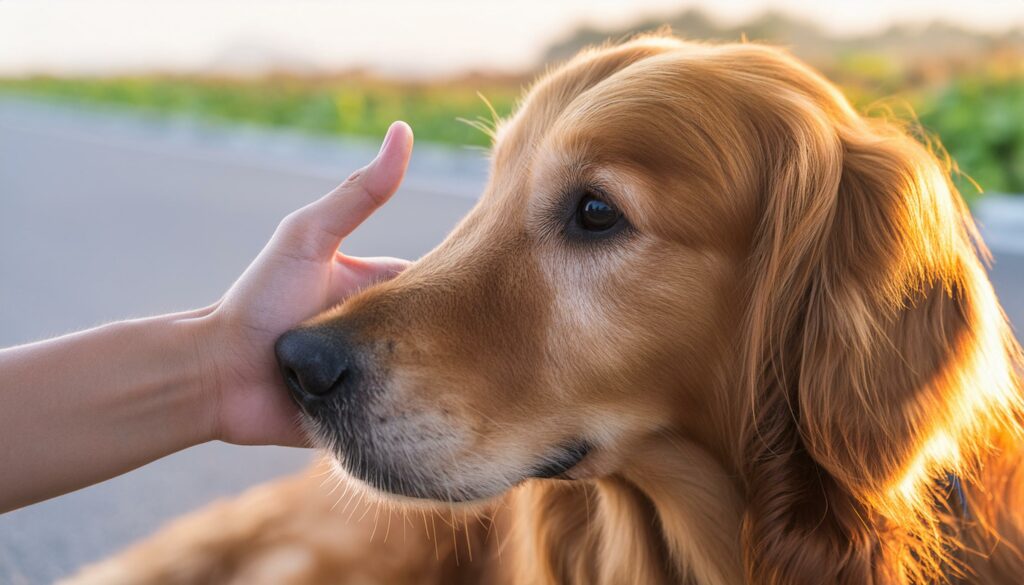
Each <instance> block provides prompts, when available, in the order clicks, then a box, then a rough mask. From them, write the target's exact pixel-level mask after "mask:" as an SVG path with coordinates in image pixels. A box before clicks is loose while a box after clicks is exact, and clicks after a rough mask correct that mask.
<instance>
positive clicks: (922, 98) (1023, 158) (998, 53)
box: [0, 10, 1024, 200]
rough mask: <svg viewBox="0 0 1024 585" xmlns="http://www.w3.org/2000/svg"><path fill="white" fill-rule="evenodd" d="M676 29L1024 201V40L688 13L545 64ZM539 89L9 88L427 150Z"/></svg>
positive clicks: (244, 83) (282, 78) (125, 80)
mask: <svg viewBox="0 0 1024 585" xmlns="http://www.w3.org/2000/svg"><path fill="white" fill-rule="evenodd" d="M665 24H668V25H669V26H670V27H671V28H672V30H673V31H674V32H675V34H677V35H679V36H682V37H684V38H694V39H706V40H727V41H735V40H738V39H741V38H744V37H745V38H749V39H751V40H763V41H767V42H771V43H775V44H780V45H783V46H785V47H787V48H788V49H790V50H791V51H792V52H793V53H794V54H796V55H797V56H799V57H801V58H803V59H805V60H806V61H808V62H809V63H811V64H812V65H813V66H815V67H816V68H818V69H820V70H821V71H822V72H823V73H824V74H825V75H826V76H827V77H828V78H829V79H832V80H833V81H836V82H837V83H839V84H840V86H841V87H842V88H843V90H844V92H845V93H846V95H847V96H848V97H849V98H850V100H851V101H852V102H853V103H854V104H855V105H856V106H857V107H858V108H860V109H861V110H862V111H866V112H869V113H871V112H881V113H882V114H883V115H895V116H897V117H899V118H903V119H909V120H910V121H911V122H913V121H915V120H916V121H917V122H919V123H920V124H921V126H923V128H924V130H925V135H926V136H927V138H926V140H927V141H930V142H933V143H937V144H941V145H942V146H944V147H945V148H946V150H947V151H948V152H949V154H950V155H951V157H952V159H953V161H954V163H955V164H956V165H958V166H959V168H960V170H961V171H962V172H963V173H964V175H960V176H956V175H955V177H954V179H955V181H956V182H957V185H958V187H959V188H960V190H961V192H962V193H963V194H964V195H965V196H966V197H967V198H968V200H970V199H972V198H973V197H974V196H975V195H976V194H977V188H976V187H975V184H974V182H975V181H976V182H977V184H978V185H980V186H981V187H982V188H983V189H984V190H986V191H995V192H1004V193H1024V30H1020V29H1018V30H1014V31H1010V32H1007V33H1004V34H1002V35H986V34H981V33H976V32H972V31H968V30H964V29H961V28H958V27H956V26H954V25H947V24H941V23H936V24H931V25H927V26H921V27H916V28H911V27H893V28H890V29H888V30H884V31H881V32H878V33H874V34H871V35H867V36H860V37H842V38H836V37H834V36H833V35H830V34H828V33H826V32H823V31H821V30H820V29H818V28H817V27H815V26H814V25H813V24H810V23H807V22H804V21H801V20H798V19H793V18H790V17H787V16H784V15H780V14H773V13H768V14H765V15H763V16H761V17H759V18H756V19H754V20H752V21H750V22H747V23H744V24H739V25H730V26H723V25H720V24H718V23H716V22H714V21H713V20H712V19H710V18H708V17H707V16H705V15H703V14H702V13H700V12H697V11H693V10H689V11H684V12H682V13H680V14H679V15H677V16H675V17H668V18H665V19H660V20H658V21H649V22H641V23H639V24H636V25H633V26H630V27H625V28H622V29H617V30H595V29H591V28H581V29H579V30H577V31H575V32H574V33H572V34H570V35H569V36H568V37H566V38H565V39H564V40H562V41H560V42H558V43H556V44H554V45H552V47H551V48H550V49H549V51H548V52H547V56H546V58H545V61H546V62H548V63H553V62H558V61H560V60H563V59H565V58H567V57H569V56H571V55H573V54H575V53H576V52H577V51H578V50H579V49H580V48H582V47H583V46H585V45H589V44H600V43H602V42H605V41H606V40H607V39H613V40H614V39H619V40H621V39H624V38H628V37H629V36H630V35H633V34H636V33H639V32H644V31H650V30H654V29H661V30H664V25H665ZM527 80H528V78H527V77H526V76H524V77H518V76H506V77H498V76H491V75H479V74H477V75H469V76H466V77H463V78H459V79H454V80H436V81H420V82H412V81H388V80H382V79H379V78H374V77H372V76H368V75H365V74H361V73H349V74H344V75H337V76H331V77H302V76H296V75H287V74H275V75H269V76H267V77H265V78H261V79H232V78H216V77H194V76H191V77H173V76H159V75H153V76H143V77H116V78H91V79H67V78H47V77H34V78H26V79H6V80H4V79H0V91H7V92H19V93H26V94H31V95H43V96H51V97H56V98H63V99H68V100H74V101H78V102H87V103H97V104H115V105H126V106H134V107H138V108H142V109H145V110H149V111H154V112H161V113H163V112H171V113H183V114H191V115H199V116H202V117H206V118H211V119H217V120H228V121H244V122H252V123H259V124H266V125H271V126H285V127H290V128H297V129H300V130H304V131H309V132H316V133H333V134H345V135H356V136H369V137H379V136H380V135H381V134H382V133H383V132H384V131H385V129H386V128H387V126H388V124H390V122H391V121H392V120H395V119H403V120H406V121H408V122H409V123H410V124H412V126H413V128H414V129H415V131H416V135H417V138H419V139H421V140H428V141H434V142H441V143H448V144H460V145H478V146H487V145H488V144H489V142H490V137H489V136H488V135H487V134H486V132H482V131H481V130H480V129H479V128H476V127H474V125H476V126H483V127H485V128H486V127H487V126H490V124H491V121H492V112H491V110H490V107H489V105H488V104H487V102H485V100H484V99H481V97H480V95H482V96H484V97H485V98H486V99H487V101H489V102H490V104H492V105H493V107H494V110H495V111H496V113H497V115H498V116H505V115H507V114H508V113H509V112H511V111H512V108H513V107H514V104H515V100H516V99H517V98H518V96H519V94H520V93H521V91H522V88H523V86H524V84H525V83H526V82H527ZM478 93H479V94H480V95H478ZM879 105H881V106H882V107H878V106H879ZM892 112H895V114H892ZM459 119H465V120H469V121H470V123H460V122H459ZM479 122H482V123H479ZM972 179H973V181H972Z"/></svg>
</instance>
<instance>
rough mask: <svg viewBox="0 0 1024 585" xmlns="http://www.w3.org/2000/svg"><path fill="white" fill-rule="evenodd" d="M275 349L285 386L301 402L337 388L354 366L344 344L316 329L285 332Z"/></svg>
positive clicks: (323, 396) (311, 399) (325, 394)
mask: <svg viewBox="0 0 1024 585" xmlns="http://www.w3.org/2000/svg"><path fill="white" fill-rule="evenodd" d="M274 350H275V352H276V353H277V362H278V364H279V365H280V367H281V374H282V375H283V376H284V380H285V383H286V384H287V385H288V390H289V391H290V392H291V394H292V397H293V398H295V399H296V400H297V401H298V402H299V403H300V404H307V403H309V402H310V401H315V400H319V399H322V398H325V397H327V396H330V395H331V394H333V393H334V392H337V391H338V389H339V387H340V386H342V385H343V383H344V381H345V379H346V378H347V377H348V376H349V375H350V374H351V371H352V367H353V365H352V359H351V355H350V352H349V349H348V347H347V344H345V343H344V342H341V341H340V340H338V339H335V338H333V337H331V336H328V335H325V334H324V333H323V332H321V331H318V330H315V329H293V330H291V331H288V332H286V333H285V334H284V335H282V336H281V337H280V338H279V339H278V340H277V344H276V345H275V347H274Z"/></svg>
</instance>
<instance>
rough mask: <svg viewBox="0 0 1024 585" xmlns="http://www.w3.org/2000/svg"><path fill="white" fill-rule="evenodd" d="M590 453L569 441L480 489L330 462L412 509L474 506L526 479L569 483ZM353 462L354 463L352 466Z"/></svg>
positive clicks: (363, 461) (335, 458)
mask: <svg viewBox="0 0 1024 585" xmlns="http://www.w3.org/2000/svg"><path fill="white" fill-rule="evenodd" d="M592 450H593V447H592V446H591V444H590V443H587V442H583V441H573V442H571V443H567V444H564V445H561V446H560V447H558V448H557V449H555V450H554V451H553V454H548V455H545V456H540V457H538V458H537V459H538V463H537V464H536V465H534V466H531V467H530V468H528V469H527V470H526V471H525V472H510V473H509V475H508V476H501V477H498V478H491V479H490V480H489V481H486V482H485V483H481V484H480V485H473V484H472V483H466V482H459V483H457V484H455V485H447V484H446V483H444V482H439V481H438V479H441V478H442V477H443V475H442V474H439V473H435V474H431V473H430V470H429V469H428V468H426V467H424V468H421V469H417V470H416V474H415V475H416V477H410V476H409V475H410V474H407V473H403V472H401V471H398V470H395V469H390V468H388V467H387V466H386V465H384V464H381V463H379V462H376V461H373V460H371V459H370V458H368V457H365V456H363V457H360V456H359V455H354V456H349V455H346V454H345V453H338V452H335V453H332V455H331V461H332V464H333V466H334V468H335V470H336V471H337V472H339V473H340V474H342V475H344V476H346V477H348V478H350V479H351V480H352V481H355V482H357V483H358V484H359V485H360V486H362V487H363V488H364V489H366V490H367V491H368V492H370V493H373V494H375V495H377V496H380V497H382V498H383V499H386V500H390V501H393V502H397V503H406V504H413V505H416V504H420V505H423V504H436V503H445V504H465V505H474V504H483V503H486V502H488V501H490V500H492V499H494V498H496V497H499V496H501V495H502V494H504V493H505V492H507V491H508V490H509V489H510V488H512V487H515V486H516V485H518V484H520V483H522V482H524V481H526V480H529V479H572V477H571V475H570V472H571V471H572V470H573V469H574V468H576V467H577V466H578V465H579V464H580V463H581V462H582V461H583V460H584V459H585V458H586V457H587V456H588V454H589V453H590V452H591V451H592ZM353 461H355V462H357V463H356V464H352V463H351V462H353ZM453 483H454V482H453Z"/></svg>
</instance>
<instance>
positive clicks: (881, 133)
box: [72, 37, 1024, 585]
mask: <svg viewBox="0 0 1024 585" xmlns="http://www.w3.org/2000/svg"><path fill="white" fill-rule="evenodd" d="M588 189H599V191H600V192H601V193H603V194H605V195H606V196H607V199H608V200H609V201H610V202H611V203H614V204H615V205H616V206H617V207H618V208H619V209H621V210H622V212H623V213H624V216H625V217H626V218H627V220H628V222H629V224H630V229H629V230H628V231H627V232H624V233H623V234H620V235H617V236H615V238H613V239H609V240H607V241H601V242H579V241H576V242H567V240H566V238H565V237H564V234H563V233H562V231H563V230H562V227H561V226H562V223H564V217H563V216H560V215H559V213H561V210H562V203H561V202H562V201H564V200H565V199H566V197H567V196H569V197H570V199H571V195H572V194H573V193H578V192H580V191H581V190H588ZM567 194H568V195H567ZM559 218H561V219H559ZM979 250H980V251H981V252H979ZM979 253H980V254H984V251H983V246H982V244H981V242H980V240H979V239H978V236H977V234H976V232H975V228H974V224H973V222H972V220H971V217H970V215H969V213H968V211H967V209H966V207H965V205H964V203H963V201H962V200H961V198H960V197H959V195H958V194H957V193H956V192H955V190H954V189H953V187H952V186H951V183H950V181H949V177H948V173H947V169H946V168H945V167H944V166H943V165H942V163H941V162H940V160H938V159H937V158H936V156H935V155H933V154H932V153H931V152H930V151H929V150H928V149H927V148H926V147H924V146H922V145H921V144H920V143H919V142H917V141H915V140H914V139H913V138H911V137H910V136H908V134H907V132H906V131H905V130H904V129H903V128H901V127H899V126H898V125H896V124H894V123H892V122H886V121H882V120H878V119H869V118H865V117H862V116H861V115H859V114H857V113H856V112H855V111H854V110H853V109H852V108H851V107H850V105H849V104H848V103H847V101H846V100H845V99H844V98H843V97H842V96H841V95H840V93H839V92H838V91H837V90H836V89H835V88H834V87H833V86H832V85H831V84H830V83H828V82H827V81H826V80H824V79H823V78H821V77H820V76H819V75H818V74H816V73H815V72H813V71H811V70H810V69H808V68H807V67H806V66H804V65H803V64H801V63H799V62H798V61H796V60H795V59H793V58H792V57H790V56H789V55H787V54H786V53H784V52H783V51H780V50H777V49H773V48H768V47H764V46H760V45H756V44H727V45H716V46H713V45H704V44H695V43H686V42H682V41H679V40H676V39H672V38H664V37H647V38H640V39H637V40H634V41H631V42H628V43H626V44H623V45H620V46H614V47H604V48H600V49H596V50H588V51H585V52H583V53H582V54H580V55H579V56H577V57H576V58H575V59H573V60H572V61H570V62H569V63H567V64H565V65H563V66H561V67H558V68H557V69H555V70H553V71H551V72H550V73H548V74H547V75H545V76H544V77H543V78H542V79H540V80H539V81H538V82H537V83H536V85H535V86H534V87H533V88H532V89H531V90H530V91H529V92H528V94H527V95H526V97H525V99H524V100H523V102H522V104H521V105H520V107H519V108H518V111H517V113H516V114H515V115H514V116H513V117H512V118H511V119H510V120H508V121H507V122H505V123H504V124H502V125H501V126H500V128H499V129H498V131H497V133H496V140H495V145H494V153H493V168H492V175H491V181H490V183H489V185H488V187H487V189H486V192H485V193H484V196H483V197H482V199H481V201H480V203H479V204H478V205H477V207H476V208H475V209H474V210H473V211H472V212H471V213H470V214H469V216H467V217H466V219H465V220H464V221H463V222H462V223H461V224H460V225H459V226H458V227H457V228H456V230H455V231H454V232H453V233H452V234H451V235H450V236H449V238H448V239H447V240H446V241H445V242H444V243H443V244H441V246H440V247H438V248H437V249H436V250H435V251H433V252H432V253H430V254H429V255H427V256H426V257H424V258H423V259H422V260H420V261H419V262H418V263H417V264H416V265H414V266H413V267H412V268H410V269H409V270H408V271H407V272H405V273H403V274H402V275H401V276H399V277H398V278H396V279H395V280H393V281H390V282H387V283H384V284H381V285H378V286H376V287H373V288H371V289H369V290H367V291H364V292H363V293H361V294H359V295H357V296H356V297H355V298H353V299H351V300H349V301H348V302H346V303H345V304H343V305H342V306H340V307H338V308H337V309H335V310H333V311H330V312H328V313H326V314H324V315H322V316H320V317H318V318H317V319H316V320H314V322H312V323H311V324H309V325H308V326H310V327H321V328H326V329H327V330H334V331H345V333H346V335H347V336H349V337H350V338H351V339H353V340H355V341H354V342H353V343H357V344H359V346H360V347H362V348H365V351H366V352H368V353H367V355H372V356H373V360H375V361H374V362H373V363H375V364H382V366H381V372H385V373H383V374H381V376H382V378H383V379H384V381H383V382H381V383H380V386H379V388H377V390H376V392H377V395H376V396H375V398H374V400H375V401H376V402H375V406H374V408H376V409H377V410H375V412H376V413H378V414H377V416H379V421H380V422H379V424H377V423H375V424H374V425H373V428H372V429H371V430H372V440H373V441H377V443H375V445H377V446H376V447H374V448H375V449H378V451H376V452H375V453H379V454H380V456H381V457H384V456H385V455H386V456H388V457H397V458H398V459H396V461H397V460H402V459H401V458H402V457H404V458H405V459H404V460H405V461H414V462H415V464H414V465H411V466H407V467H406V469H407V471H406V472H405V474H404V475H401V474H399V475H396V476H394V477H392V476H389V477H386V478H377V481H376V482H375V485H376V486H377V488H379V489H375V488H372V487H368V486H367V485H366V484H364V483H363V482H360V481H357V480H354V479H346V480H345V484H344V486H343V487H341V488H339V489H340V491H339V492H334V493H328V489H329V488H330V486H329V485H328V486H327V487H320V484H321V483H322V482H323V478H322V477H320V476H318V474H317V473H316V472H311V473H310V474H308V475H307V476H304V477H300V478H293V479H287V480H283V481H281V482H278V483H275V484H271V485H269V486H265V487H260V488H257V489H256V490H254V491H252V492H250V493H248V494H246V495H244V496H242V497H241V498H239V499H238V500H236V501H231V502H226V503H219V504H215V505H214V506H211V507H210V508H208V509H206V510H203V511H200V512H199V513H198V514H197V515H195V516H193V517H190V518H186V519H184V520H182V521H179V522H178V523H176V524H174V525H172V526H171V527H170V528H168V529H166V530H165V531H163V532H161V533H158V534H157V535H156V536H154V537H153V538H151V539H150V540H148V541H146V542H143V543H141V544H139V545H137V546H136V547H134V548H132V549H130V550H129V551H127V552H126V553H124V554H122V555H121V556H118V557H115V558H114V559H112V560H109V561H106V562H105V563H101V564H99V565H97V566H94V567H91V568H88V569H86V570H85V571H84V572H82V573H81V574H80V575H78V576H77V577H76V578H74V579H72V582H75V583H205V582H224V583H260V582H267V583H270V582H273V583H459V582H481V583H531V584H533V583H537V584H542V583H552V584H554V583H577V584H592V583H602V584H608V585H613V584H624V583H697V584H702V585H712V584H714V585H734V584H739V583H749V584H752V585H753V584H757V585H768V584H780V585H781V584H793V583H807V584H820V583H843V584H858V585H859V584H866V583H867V584H876V585H883V584H897V583H932V582H942V581H956V580H958V579H962V580H963V582H968V583H1016V582H1019V581H1020V579H1021V575H1024V562H1022V558H1021V548H1020V547H1021V546H1022V544H1024V512H1021V510H1024V489H1022V486H1024V478H1022V477H1021V474H1022V473H1024V472H1022V471H1021V469H1022V466H1021V455H1022V452H1024V451H1022V443H1021V430H1022V427H1021V425H1022V418H1021V398H1022V396H1021V375H1022V363H1024V361H1022V358H1021V350H1020V348H1019V346H1018V344H1017V342H1016V341H1015V340H1014V338H1013V336H1012V333H1011V331H1010V328H1009V326H1008V324H1007V321H1006V318H1005V316H1004V314H1003V313H1002V311H1001V309H1000V306H999V303H998V301H997V299H996V297H995V294H994V292H993V290H992V287H991V285H990V283H989V281H988V279H987V277H986V273H985V270H984V268H983V265H982V262H981V261H980V260H979ZM385 366H386V367H385ZM311 428H313V429H314V430H315V432H316V433H317V435H318V437H320V439H321V440H322V441H323V444H324V446H326V447H328V448H329V449H331V450H332V452H333V454H334V455H336V456H337V458H338V460H339V461H340V462H341V466H342V467H345V466H346V465H348V464H346V457H349V458H351V457H354V456H355V455H356V454H353V453H346V452H344V451H345V450H344V449H343V448H340V447H338V445H337V444H336V441H334V440H333V439H332V437H331V436H330V434H329V433H328V432H327V431H325V429H324V427H322V426H317V425H315V424H311ZM368 432H370V431H368ZM431 433H433V434H431ZM425 437H429V440H426V439H425ZM576 437H585V438H586V439H587V441H589V442H590V443H592V444H593V447H594V448H593V451H591V452H590V453H589V454H588V455H587V456H586V458H585V459H584V460H583V461H582V462H581V463H580V464H579V465H577V466H576V467H574V468H573V469H571V470H570V471H569V472H567V474H566V475H567V477H568V478H569V479H570V480H571V481H558V480H530V481H525V482H524V481H522V480H523V479H524V478H525V477H527V476H528V475H529V471H528V470H529V469H530V466H531V465H533V464H534V463H535V462H536V461H538V460H543V459H544V458H545V457H548V456H550V453H551V449H552V448H553V447H554V446H557V445H560V444H563V443H564V442H565V441H568V440H572V439H573V438H576ZM382 445H383V446H382ZM358 455H359V456H360V457H361V456H362V455H363V453H359V454H358ZM348 461H349V463H351V459H348ZM325 465H328V464H325ZM410 467H411V469H410ZM324 469H326V467H325V468H324ZM322 473H323V472H320V474H321V475H322ZM951 478H956V479H957V480H958V481H959V482H960V483H961V484H962V485H963V487H964V493H965V498H966V502H967V506H966V509H961V508H962V506H960V505H959V504H958V497H957V496H958V494H957V493H956V491H955V490H951V489H950V487H949V486H950V480H951ZM392 482H395V483H394V484H392ZM406 483H408V484H410V485H413V484H415V485H419V486H421V487H422V486H426V487H422V489H424V490H427V489H429V490H433V491H432V492H431V493H447V494H449V495H451V498H450V499H470V500H475V502H471V503H458V504H448V503H443V502H435V503H430V502H424V501H410V500H407V499H404V498H398V497H391V496H386V495H383V496H382V492H386V491H394V492H397V493H403V490H404V489H406V488H407V487H408V486H406V485H405V484H406ZM417 489H419V488H417ZM441 490H444V491H443V492H442V491H441ZM456 494H457V495H459V497H456ZM339 499H340V502H339ZM435 499H449V498H435ZM335 504H337V505H336V506H335Z"/></svg>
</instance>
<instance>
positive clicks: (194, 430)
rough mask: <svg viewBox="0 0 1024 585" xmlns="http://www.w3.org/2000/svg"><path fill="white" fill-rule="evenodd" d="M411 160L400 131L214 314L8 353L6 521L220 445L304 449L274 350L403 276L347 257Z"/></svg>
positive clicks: (118, 326) (101, 330) (292, 218)
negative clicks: (345, 248) (351, 239)
mask: <svg viewBox="0 0 1024 585" xmlns="http://www.w3.org/2000/svg"><path fill="white" fill-rule="evenodd" d="M411 149H412V133H411V130H410V129H409V127H408V126H407V125H405V124H403V123H396V124H394V125H393V126H392V128H391V129H390V130H389V132H388V135H387V137H386V138H385V141H384V145H383V146H382V147H381V151H380V153H379V154H378V156H377V158H376V159H375V160H374V161H373V162H372V163H370V164H369V165H368V166H367V167H364V168H363V169H361V170H360V171H357V172H356V173H354V174H353V175H352V176H351V177H349V178H348V179H347V180H346V181H345V182H344V183H342V184H341V185H339V186H338V187H337V188H336V189H334V190H333V191H332V192H331V193H329V194H327V195H325V196H324V197H323V198H321V199H319V200H318V201H316V202H314V203H312V204H310V205H308V206H306V207H304V208H302V209H300V210H298V211H296V212H294V213H292V214H291V215H289V216H288V217H287V218H285V220H284V221H282V222H281V224H280V226H279V227H278V229H277V231H276V232H275V233H274V236H273V238H271V240H270V242H269V243H268V244H267V246H266V247H265V248H264V249H263V251H262V252H261V253H260V254H259V256H258V257H257V258H256V259H255V260H254V261H253V263H252V264H251V265H250V266H249V268H248V269H247V270H246V271H245V272H244V273H243V274H242V276H241V277H240V278H239V279H238V281H237V282H236V283H235V284H234V285H233V286H232V287H231V289H230V290H229V291H228V292H227V293H226V294H225V295H224V297H222V298H221V299H220V300H219V301H217V302H216V303H214V304H213V305H211V306H210V307H207V308H204V309H199V310H195V311H189V312H185V313H179V314H173V315H164V316H160V317H153V318H148V319H140V320H132V321H123V322H118V323H112V324H109V325H104V326H101V327H98V328H95V329H91V330H88V331H83V332H79V333H74V334H71V335H66V336H63V337H59V338H56V339H51V340H47V341H42V342H38V343H33V344H29V345H24V346H19V347H13V348H8V349H4V350H0V512H3V511H7V510H10V509H13V508H16V507H19V506H24V505H27V504H30V503H33V502H36V501H40V500H43V499H46V498H49V497H53V496H56V495H59V494H62V493H66V492H68V491H71V490H74V489H78V488H80V487H84V486H86V485H89V484H92V483H96V482H98V481H102V480H104V479H108V478H110V477H113V476H115V475H118V474H121V473H124V472H126V471H128V470H130V469H133V468H135V467H138V466H140V465H143V464H145V463H147V462H149V461H153V460H155V459H158V458H160V457H163V456H165V455H168V454H170V453H173V452H175V451H178V450H180V449H184V448H186V447H189V446H192V445H196V444H199V443H203V442H206V441H210V440H217V439H219V440H224V441H228V442H232V443H240V444H283V445H303V444H304V437H303V436H302V433H301V431H300V430H299V429H298V428H297V425H296V416H295V415H296V411H295V407H294V405H293V404H292V403H291V402H290V400H289V398H288V396H287V393H286V391H285V390H284V386H283V384H282V383H281V382H280V380H279V375H278V372H277V368H276V362H275V359H274V354H273V344H274V341H275V340H276V338H277V337H278V336H279V335H280V334H281V333H283V332H284V331H285V330H287V329H288V328H290V327H292V326H294V325H296V324H297V323H299V322H301V321H303V320H305V319H307V318H309V317H311V316H313V315H315V314H316V313H319V312H320V311H322V310H324V309H326V308H328V307H330V306H331V305H333V304H336V303H337V302H339V301H340V300H342V299H344V298H345V297H347V296H348V295H350V294H351V293H353V292H355V291H357V290H359V289H360V288H362V287H364V286H366V285H368V284H370V283H372V282H374V281H376V280H380V279H382V278H386V277H388V276H390V275H393V274H396V273H397V272H399V271H400V270H401V269H402V268H403V267H404V265H405V262H404V261H401V260H397V259H390V258H353V257H349V256H345V255H343V254H341V253H340V252H338V251H337V250H338V246H339V244H340V243H341V240H342V239H343V238H344V237H345V236H346V235H348V234H349V233H350V232H351V231H352V230H353V229H355V228H356V227H357V226H358V225H359V224H360V223H361V222H362V221H363V220H364V219H366V217H368V216H369V215H370V214H371V213H372V212H373V211H374V210H375V209H376V208H377V207H379V206H380V205H382V204H383V203H384V202H385V201H387V199H388V198H389V197H390V196H391V195H392V194H393V193H394V192H395V191H396V190H397V188H398V185H399V184H400V182H401V180H402V177H403V175H404V172H405V168H406V165H407V164H408V159H409V155H410V152H411Z"/></svg>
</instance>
